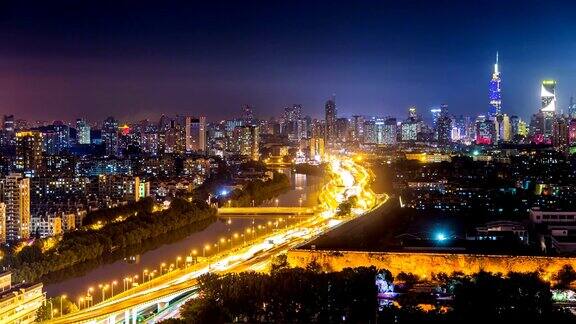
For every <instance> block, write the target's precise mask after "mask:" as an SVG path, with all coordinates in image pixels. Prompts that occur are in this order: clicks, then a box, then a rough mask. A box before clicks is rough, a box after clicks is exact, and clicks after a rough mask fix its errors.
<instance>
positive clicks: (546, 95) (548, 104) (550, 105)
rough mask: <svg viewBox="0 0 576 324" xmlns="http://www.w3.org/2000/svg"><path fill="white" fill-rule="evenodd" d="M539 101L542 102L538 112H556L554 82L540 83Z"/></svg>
mask: <svg viewBox="0 0 576 324" xmlns="http://www.w3.org/2000/svg"><path fill="white" fill-rule="evenodd" d="M540 100H541V102H542V106H541V107H540V111H542V112H546V113H555V112H556V81H554V80H544V81H542V87H541V89H540Z"/></svg>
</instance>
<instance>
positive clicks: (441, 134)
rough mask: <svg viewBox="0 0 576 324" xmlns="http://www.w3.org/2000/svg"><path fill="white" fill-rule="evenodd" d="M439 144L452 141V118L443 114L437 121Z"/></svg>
mask: <svg viewBox="0 0 576 324" xmlns="http://www.w3.org/2000/svg"><path fill="white" fill-rule="evenodd" d="M436 134H437V139H438V144H441V145H445V144H449V143H451V141H452V119H450V117H448V116H447V115H445V114H442V115H441V116H440V117H439V119H438V121H437V122H436Z"/></svg>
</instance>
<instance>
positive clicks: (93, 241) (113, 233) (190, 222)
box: [2, 199, 216, 282]
mask: <svg viewBox="0 0 576 324" xmlns="http://www.w3.org/2000/svg"><path fill="white" fill-rule="evenodd" d="M215 220H216V211H215V210H214V209H212V208H209V207H208V206H207V205H206V203H204V202H197V201H195V202H188V201H185V200H182V199H175V200H173V201H172V204H171V207H170V208H169V209H168V210H165V211H160V212H156V213H138V214H137V215H134V216H130V217H128V218H126V219H125V220H124V221H121V222H113V223H110V224H106V225H104V226H103V227H102V228H99V229H89V228H84V229H82V230H79V231H75V232H70V233H66V234H64V236H63V237H61V238H60V239H59V240H53V241H54V242H53V243H52V244H53V245H54V246H49V247H46V246H45V243H46V241H45V240H38V241H36V242H34V243H33V244H31V245H29V246H26V247H24V248H23V249H22V251H20V252H19V253H18V254H16V255H10V256H8V257H7V258H5V260H3V263H2V265H3V266H5V267H8V269H9V270H10V271H12V276H13V278H14V280H15V281H23V280H25V281H27V282H34V281H38V280H39V279H40V278H42V277H45V276H47V275H49V274H51V273H54V272H57V271H63V270H66V269H69V268H70V267H72V266H75V265H77V264H81V263H83V262H86V261H91V260H96V259H98V258H100V257H101V256H103V255H108V254H113V253H114V252H115V251H117V250H121V249H125V248H127V247H130V246H137V245H140V244H142V242H144V241H147V240H150V239H153V238H156V237H160V236H162V235H164V234H167V233H170V232H172V231H174V230H176V229H180V228H182V227H185V226H197V230H198V229H201V228H202V226H205V222H207V221H210V222H213V221H215Z"/></svg>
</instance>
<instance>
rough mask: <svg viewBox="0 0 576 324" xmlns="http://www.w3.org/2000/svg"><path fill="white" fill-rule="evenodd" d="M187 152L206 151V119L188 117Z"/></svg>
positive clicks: (186, 130)
mask: <svg viewBox="0 0 576 324" xmlns="http://www.w3.org/2000/svg"><path fill="white" fill-rule="evenodd" d="M185 123H186V128H185V132H186V151H188V152H204V151H205V150H206V117H203V116H202V117H200V118H193V117H186V121H185Z"/></svg>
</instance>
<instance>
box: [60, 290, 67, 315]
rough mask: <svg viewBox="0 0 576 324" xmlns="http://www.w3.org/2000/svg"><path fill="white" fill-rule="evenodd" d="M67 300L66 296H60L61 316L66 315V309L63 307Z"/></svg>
mask: <svg viewBox="0 0 576 324" xmlns="http://www.w3.org/2000/svg"><path fill="white" fill-rule="evenodd" d="M63 299H66V295H61V296H60V316H62V315H64V308H63V307H62V300H63Z"/></svg>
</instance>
